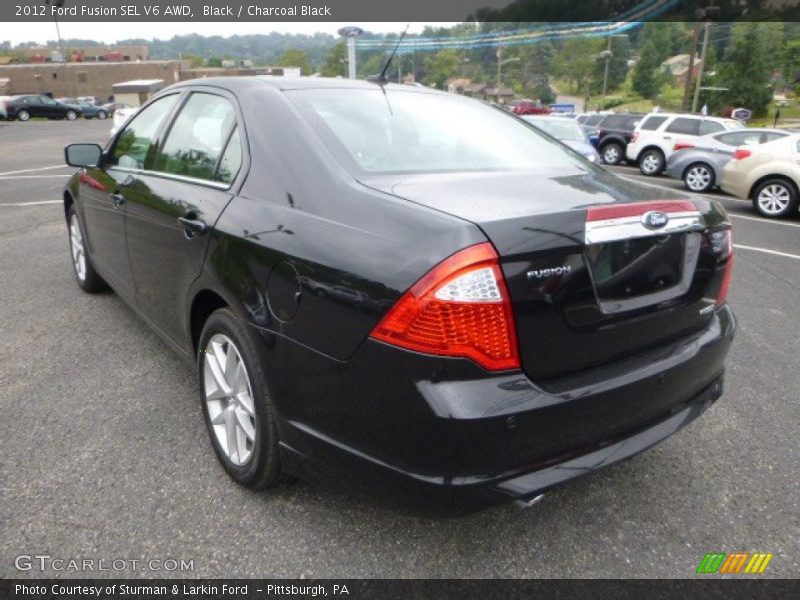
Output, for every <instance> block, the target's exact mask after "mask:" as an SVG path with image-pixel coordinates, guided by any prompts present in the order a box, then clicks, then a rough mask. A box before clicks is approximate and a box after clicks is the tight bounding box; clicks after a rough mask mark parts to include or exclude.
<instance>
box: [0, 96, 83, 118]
mask: <svg viewBox="0 0 800 600" xmlns="http://www.w3.org/2000/svg"><path fill="white" fill-rule="evenodd" d="M4 104H5V108H6V118H7V119H18V120H20V121H28V120H30V118H31V117H45V118H48V119H66V120H67V121H74V120H75V119H77V118H78V117H80V116H81V114H82V112H81V109H80V107H78V106H73V105H71V104H64V103H62V102H59V101H58V100H53V98H51V97H50V96H45V95H44V94H30V95H27V96H13V97H12V98H10V99H8V100H4Z"/></svg>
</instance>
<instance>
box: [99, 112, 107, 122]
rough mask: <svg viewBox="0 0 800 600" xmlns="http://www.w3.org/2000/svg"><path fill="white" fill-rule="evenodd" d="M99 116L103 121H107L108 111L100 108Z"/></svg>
mask: <svg viewBox="0 0 800 600" xmlns="http://www.w3.org/2000/svg"><path fill="white" fill-rule="evenodd" d="M97 118H98V119H100V120H101V121H105V120H106V119H107V118H108V113H106V111H104V110H98V111H97Z"/></svg>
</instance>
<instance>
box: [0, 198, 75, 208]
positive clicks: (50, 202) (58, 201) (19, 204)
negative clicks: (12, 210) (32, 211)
mask: <svg viewBox="0 0 800 600" xmlns="http://www.w3.org/2000/svg"><path fill="white" fill-rule="evenodd" d="M63 202H64V201H63V200H38V201H36V202H0V208H2V207H4V206H39V205H40V204H61V203H63Z"/></svg>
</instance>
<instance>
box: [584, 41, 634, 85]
mask: <svg viewBox="0 0 800 600" xmlns="http://www.w3.org/2000/svg"><path fill="white" fill-rule="evenodd" d="M607 49H608V41H606V42H605V44H604V45H603V51H605V50H607ZM630 57H631V43H630V41H629V40H628V36H624V37H616V36H615V37H612V38H611V58H609V60H608V85H607V89H608V91H611V90H615V89H617V88H618V87H619V86H621V85H622V84H623V82H624V81H625V76H626V75H627V74H628V60H629V59H630ZM605 71H606V61H605V59H603V58H601V57H600V56H599V55H598V56H596V62H595V64H594V74H593V77H592V90H593V91H594V92H596V93H600V92H601V91H602V90H603V80H604V79H605Z"/></svg>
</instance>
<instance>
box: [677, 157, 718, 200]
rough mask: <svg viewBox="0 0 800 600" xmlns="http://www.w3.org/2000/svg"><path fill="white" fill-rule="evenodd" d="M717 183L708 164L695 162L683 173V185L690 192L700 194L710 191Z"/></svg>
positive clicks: (712, 169)
mask: <svg viewBox="0 0 800 600" xmlns="http://www.w3.org/2000/svg"><path fill="white" fill-rule="evenodd" d="M716 183H717V176H716V173H714V168H713V167H712V166H711V165H709V164H708V163H704V162H696V163H692V164H690V165H689V166H688V167H686V169H684V171H683V185H684V187H685V188H686V189H687V190H689V191H690V192H696V193H698V194H702V193H704V192H708V191H710V190H711V189H712V188H713V187H714V186H715V185H716Z"/></svg>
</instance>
